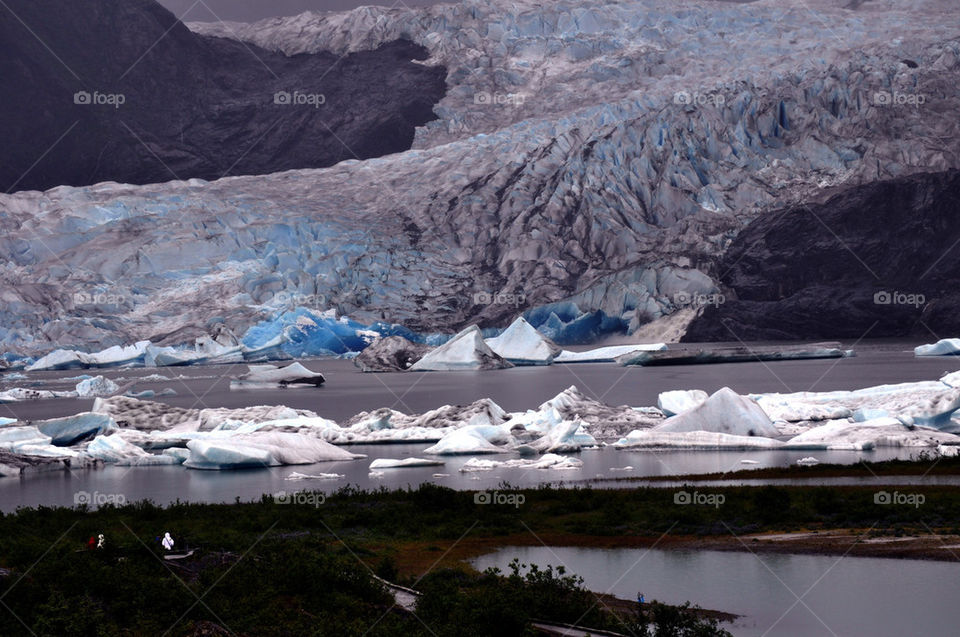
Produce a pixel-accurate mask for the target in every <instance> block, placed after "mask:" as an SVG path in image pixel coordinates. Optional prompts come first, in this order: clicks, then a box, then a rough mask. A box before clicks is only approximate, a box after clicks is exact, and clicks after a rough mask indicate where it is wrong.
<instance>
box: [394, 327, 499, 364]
mask: <svg viewBox="0 0 960 637" xmlns="http://www.w3.org/2000/svg"><path fill="white" fill-rule="evenodd" d="M505 367H512V365H511V364H510V363H509V362H507V361H505V360H504V359H502V358H501V357H500V356H498V355H497V354H495V353H494V352H493V350H492V349H490V346H489V345H487V344H486V342H484V340H483V335H482V334H481V333H480V328H478V327H477V326H476V325H471V326H470V327H468V328H466V329H464V330H463V331H461V332H460V333H458V334H457V335H456V336H454V337H453V338H452V339H450V340H449V341H447V342H446V343H444V344H443V345H441V346H440V347H438V348H436V349H435V350H433V351H431V352H429V353H427V354H426V355H425V356H424V357H423V358H421V359H420V360H418V361H417V362H416V363H414V364H413V365H412V366H411V367H410V369H411V370H412V371H420V372H426V371H461V370H465V371H472V370H479V369H503V368H505Z"/></svg>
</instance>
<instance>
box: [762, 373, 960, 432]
mask: <svg viewBox="0 0 960 637" xmlns="http://www.w3.org/2000/svg"><path fill="white" fill-rule="evenodd" d="M750 398H752V399H754V400H756V401H757V404H759V405H760V406H761V407H762V408H763V410H764V411H765V412H766V413H767V414H768V415H769V416H770V417H771V418H774V419H776V420H786V421H791V422H792V421H801V420H833V419H839V418H849V417H850V416H852V415H853V412H855V411H856V410H858V409H859V410H865V412H864V413H875V412H873V411H872V410H883V412H885V413H886V414H889V415H890V416H897V417H899V418H901V419H909V420H910V422H911V423H912V424H917V425H926V426H931V427H947V426H949V424H950V418H951V416H952V415H953V413H954V412H955V411H957V409H960V389H958V388H954V387H951V386H949V385H947V384H945V383H943V382H940V381H921V382H915V383H899V384H896V385H877V386H875V387H866V388H864V389H856V390H853V391H833V392H796V393H793V394H751V395H750Z"/></svg>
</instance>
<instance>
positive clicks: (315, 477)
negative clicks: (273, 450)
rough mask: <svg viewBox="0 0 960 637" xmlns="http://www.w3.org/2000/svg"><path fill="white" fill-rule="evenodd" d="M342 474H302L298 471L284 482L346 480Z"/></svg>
mask: <svg viewBox="0 0 960 637" xmlns="http://www.w3.org/2000/svg"><path fill="white" fill-rule="evenodd" d="M345 477H346V476H344V475H343V474H341V473H316V474H313V473H300V472H298V471H294V472H292V473H291V474H290V475H288V476H287V477H286V478H284V480H290V481H296V480H342V479H343V478H345Z"/></svg>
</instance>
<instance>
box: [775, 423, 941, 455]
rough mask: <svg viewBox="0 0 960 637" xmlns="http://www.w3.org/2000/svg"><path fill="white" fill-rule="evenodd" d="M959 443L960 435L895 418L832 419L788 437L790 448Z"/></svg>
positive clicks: (866, 447) (915, 445)
mask: <svg viewBox="0 0 960 637" xmlns="http://www.w3.org/2000/svg"><path fill="white" fill-rule="evenodd" d="M957 444H960V436H955V435H953V434H949V433H945V432H942V431H939V430H937V429H934V428H932V427H920V426H912V427H911V426H907V425H904V424H903V423H902V422H900V421H899V420H898V419H896V418H890V417H887V418H874V419H872V420H867V421H865V422H850V421H849V420H831V421H828V422H826V423H824V424H822V425H819V426H817V427H814V428H813V429H810V430H808V431H805V432H803V433H802V434H800V435H798V436H795V437H793V438H791V439H790V440H788V441H787V443H786V448H789V449H851V450H862V449H873V448H875V447H938V446H940V445H957Z"/></svg>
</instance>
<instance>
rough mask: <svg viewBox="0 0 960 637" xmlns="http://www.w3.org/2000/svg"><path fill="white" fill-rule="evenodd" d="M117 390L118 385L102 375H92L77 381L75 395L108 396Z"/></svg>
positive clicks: (118, 389) (87, 396)
mask: <svg viewBox="0 0 960 637" xmlns="http://www.w3.org/2000/svg"><path fill="white" fill-rule="evenodd" d="M118 391H120V386H119V385H117V384H116V383H115V382H113V381H112V380H110V379H109V378H104V377H103V376H94V377H93V378H87V379H85V380H81V381H80V382H79V383H77V396H78V397H80V398H94V397H96V396H109V395H110V394H114V393H116V392H118Z"/></svg>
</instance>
